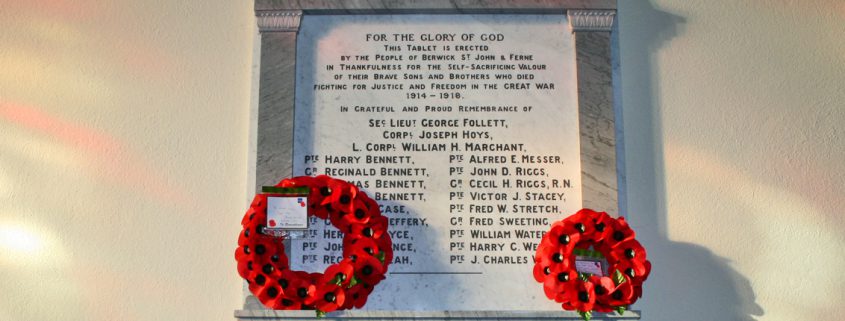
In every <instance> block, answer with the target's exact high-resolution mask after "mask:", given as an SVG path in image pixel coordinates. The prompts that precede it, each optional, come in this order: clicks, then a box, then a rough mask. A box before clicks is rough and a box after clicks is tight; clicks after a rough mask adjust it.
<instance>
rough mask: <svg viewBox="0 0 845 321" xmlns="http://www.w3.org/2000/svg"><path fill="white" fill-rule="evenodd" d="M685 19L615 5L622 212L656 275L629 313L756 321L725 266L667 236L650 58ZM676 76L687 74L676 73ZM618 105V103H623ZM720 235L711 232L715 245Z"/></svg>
mask: <svg viewBox="0 0 845 321" xmlns="http://www.w3.org/2000/svg"><path fill="white" fill-rule="evenodd" d="M685 22H686V21H685V19H684V18H683V17H679V16H676V15H673V14H671V13H668V12H663V11H660V10H658V9H656V8H654V6H653V5H652V3H651V2H650V1H620V3H619V25H620V26H621V28H620V29H621V31H620V32H618V33H617V35H618V37H619V38H620V40H619V41H617V45H618V48H617V49H616V52H618V53H619V54H620V55H621V58H620V59H617V61H621V66H622V70H621V72H620V73H621V75H620V76H621V84H622V86H623V87H624V89H623V90H622V92H623V94H622V95H621V96H622V97H618V96H617V100H618V101H620V104H621V106H624V107H623V110H624V111H623V115H620V116H622V117H620V118H619V119H620V121H621V123H622V126H624V140H623V144H624V145H621V146H620V148H621V149H623V150H620V151H619V152H620V153H622V154H623V156H622V157H621V158H620V159H622V160H624V161H625V162H626V163H627V164H620V166H624V168H626V173H628V175H627V177H626V178H625V180H624V182H625V183H624V184H625V185H624V186H625V190H624V191H623V193H625V194H626V195H623V196H624V197H623V198H622V199H623V200H624V201H625V202H627V204H624V203H623V204H622V205H623V206H624V207H623V208H627V210H628V213H629V214H628V215H627V216H628V217H629V218H630V220H631V223H632V225H633V226H634V227H635V228H636V229H637V231H638V239H639V240H640V241H641V242H642V243H643V244H644V245H645V246H646V248H647V249H648V250H649V259H650V260H651V261H652V264H653V270H652V274H651V276H650V277H649V280H648V281H647V282H646V285H645V291H644V297H643V299H642V300H641V301H639V303H638V304H637V305H635V306H634V309H637V310H642V311H643V319H645V320H667V321H671V320H692V321H696V320H700V321H711V320H743V321H745V320H755V318H754V316H761V315H763V313H764V311H763V309H762V307H760V306H759V305H758V304H757V303H756V296H755V294H754V289H752V288H751V284H750V282H749V281H748V279H747V278H746V277H744V276H742V275H741V274H739V273H738V272H737V271H736V270H734V268H733V267H732V266H731V264H730V263H731V262H729V261H728V260H726V259H725V258H722V257H719V256H716V255H714V254H713V253H712V252H711V251H710V250H708V249H707V248H704V247H702V246H699V245H695V244H691V243H683V242H674V241H672V240H670V239H669V237H668V231H667V224H666V223H667V218H668V215H669V213H668V212H667V210H666V187H665V166H664V162H663V160H664V153H663V147H664V145H663V144H664V142H663V139H662V137H663V132H662V124H661V110H662V108H670V106H661V102H660V98H659V96H658V95H657V92H658V88H659V86H660V83H659V81H658V76H657V75H658V70H657V68H658V67H657V66H656V64H655V58H654V57H655V56H656V54H657V53H658V52H659V51H660V49H661V48H662V47H663V46H664V45H666V44H668V43H669V42H670V41H672V39H673V38H675V37H676V36H678V35H680V34H682V33H683V27H684V24H685ZM674 72H684V71H683V70H676V71H674ZM620 98H622V99H620ZM718 234H719V232H718V231H714V237H717V235H718Z"/></svg>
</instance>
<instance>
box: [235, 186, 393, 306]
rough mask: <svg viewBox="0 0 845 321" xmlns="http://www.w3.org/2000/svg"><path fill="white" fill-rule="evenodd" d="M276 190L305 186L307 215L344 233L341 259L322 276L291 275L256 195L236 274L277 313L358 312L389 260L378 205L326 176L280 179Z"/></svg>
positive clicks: (388, 244)
mask: <svg viewBox="0 0 845 321" xmlns="http://www.w3.org/2000/svg"><path fill="white" fill-rule="evenodd" d="M275 187H278V188H303V189H304V188H308V192H309V193H308V204H309V208H308V215H309V216H311V215H313V216H316V217H318V218H320V219H324V220H329V221H330V222H331V224H332V225H333V226H334V227H336V228H337V229H338V230H340V231H341V232H342V233H344V237H343V259H342V260H341V261H340V262H339V263H337V264H333V265H331V266H329V267H328V268H327V269H326V271H325V272H323V273H308V272H303V271H293V270H291V269H290V265H289V264H288V258H287V256H286V255H285V246H284V244H283V243H282V241H283V240H284V238H283V237H278V236H272V235H268V234H266V233H265V231H264V228H265V227H264V224H265V222H266V220H267V219H266V218H267V197H268V196H273V194H257V195H255V198H254V199H253V201H252V204H251V205H250V207H249V209H248V210H247V211H246V214H244V217H243V220H242V221H241V225H243V230H242V231H241V234H240V236H239V237H238V249H237V250H236V251H235V260H237V261H238V274H240V275H241V277H243V278H244V279H245V280H246V281H247V283H249V291H250V292H252V294H253V295H255V297H257V298H258V300H259V301H261V303H262V304H264V305H265V306H267V307H269V308H271V309H277V310H316V311H317V315H318V316H323V315H325V313H326V312H331V311H336V310H344V309H351V308H353V307H354V308H361V307H363V306H364V304H365V303H366V302H367V296H368V295H369V294H370V293H371V292H372V291H373V287H374V286H375V285H376V284H378V283H379V282H381V280H383V279H384V275H385V273H386V272H387V267H388V265H390V262H391V260H392V259H393V248H392V247H393V246H392V242H391V240H390V235H389V234H388V233H387V222H388V221H387V218H386V217H384V216H382V215H381V211H380V210H379V206H378V203H376V202H375V201H374V200H372V199H371V198H370V197H368V196H367V194H366V193H364V192H363V191H360V190H358V188H357V187H356V186H354V185H352V184H350V183H348V182H345V181H342V180H339V179H334V178H331V177H328V176H325V175H321V176H317V177H310V176H299V177H294V178H289V179H284V180H282V181H281V182H279V183H278V184H276V185H275Z"/></svg>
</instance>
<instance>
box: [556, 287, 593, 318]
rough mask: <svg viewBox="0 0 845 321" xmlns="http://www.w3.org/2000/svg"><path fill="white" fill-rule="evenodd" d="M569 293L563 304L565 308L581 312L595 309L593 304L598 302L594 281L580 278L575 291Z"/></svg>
mask: <svg viewBox="0 0 845 321" xmlns="http://www.w3.org/2000/svg"><path fill="white" fill-rule="evenodd" d="M568 293H569V294H568V295H567V297H568V299H567V300H566V301H565V302H563V305H562V306H563V308H564V309H566V310H578V311H581V312H587V311H591V310H593V306H594V305H595V304H596V293H595V291H594V285H593V284H592V283H590V282H584V281H581V280H578V282H577V284H576V285H575V288H574V291H570V292H568Z"/></svg>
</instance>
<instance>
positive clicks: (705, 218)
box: [619, 0, 845, 321]
mask: <svg viewBox="0 0 845 321" xmlns="http://www.w3.org/2000/svg"><path fill="white" fill-rule="evenodd" d="M619 15H620V17H619V22H620V29H621V31H620V53H621V75H622V84H623V85H622V86H623V90H622V95H621V96H622V104H623V106H624V112H623V117H624V130H625V149H626V155H625V159H626V162H627V163H626V166H625V169H626V170H627V173H628V176H627V179H628V180H627V189H628V192H627V195H626V196H627V200H628V212H629V215H630V217H631V218H632V221H633V224H634V225H635V226H636V227H637V228H638V234H639V238H640V239H642V240H643V241H644V243H645V245H646V247H647V249H648V250H649V257H650V258H651V260H652V262H653V263H654V265H655V268H654V270H653V272H652V273H653V277H651V278H650V279H649V281H648V282H647V283H646V297H645V299H644V300H643V301H641V304H639V305H638V306H637V308H639V309H643V310H644V311H645V312H644V315H645V316H647V318H648V319H649V320H667V321H672V320H701V321H705V320H707V321H709V320H752V318H757V319H759V320H783V321H789V320H841V319H845V315H843V314H842V312H841V309H840V307H841V305H842V303H843V302H845V280H843V278H842V277H841V276H840V275H841V274H842V273H843V271H845V258H843V256H842V255H843V253H845V218H843V216H842V214H843V213H845V210H844V209H843V208H845V137H843V135H845V132H843V124H845V2H843V1H837V0H831V1H778V0H772V1H733V0H726V1H682V0H671V1H670V0H656V1H652V2H649V1H625V0H622V1H619Z"/></svg>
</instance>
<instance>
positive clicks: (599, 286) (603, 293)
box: [588, 275, 616, 312]
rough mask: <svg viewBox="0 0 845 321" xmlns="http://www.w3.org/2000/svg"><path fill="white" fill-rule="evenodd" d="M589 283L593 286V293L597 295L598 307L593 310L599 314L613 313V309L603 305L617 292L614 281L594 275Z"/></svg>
mask: <svg viewBox="0 0 845 321" xmlns="http://www.w3.org/2000/svg"><path fill="white" fill-rule="evenodd" d="M588 281H589V282H590V283H592V284H593V292H595V294H596V305H595V306H594V307H593V308H594V309H595V310H596V311H598V312H611V311H613V307H611V306H610V305H607V304H603V302H607V301H608V300H609V297H610V294H611V293H613V292H614V291H615V290H616V285H615V284H613V280H612V279H610V278H609V277H606V276H602V277H599V276H596V275H592V276H590V278H589V279H588Z"/></svg>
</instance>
